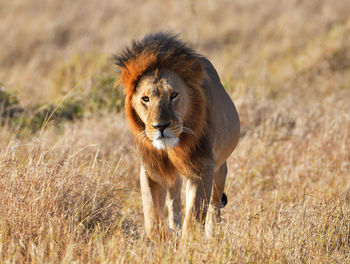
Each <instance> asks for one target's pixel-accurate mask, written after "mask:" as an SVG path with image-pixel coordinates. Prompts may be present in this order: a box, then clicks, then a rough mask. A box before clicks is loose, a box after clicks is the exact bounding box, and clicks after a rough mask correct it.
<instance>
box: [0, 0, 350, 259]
mask: <svg viewBox="0 0 350 264" xmlns="http://www.w3.org/2000/svg"><path fill="white" fill-rule="evenodd" d="M159 30H162V31H172V32H173V33H179V34H180V38H182V39H183V40H185V41H187V42H188V43H190V45H191V46H192V47H194V48H195V49H197V50H198V52H200V53H201V54H203V55H205V56H207V57H208V58H209V60H210V61H211V62H212V63H213V64H214V66H215V68H216V69H217V71H218V73H219V75H220V78H221V81H222V83H223V85H224V87H225V89H226V90H227V92H228V93H229V95H230V96H231V97H232V99H233V101H234V102H235V104H236V106H237V109H238V112H239V115H240V119H241V139H240V142H239V145H238V147H237V149H236V150H235V152H234V154H233V155H232V156H231V157H230V159H229V161H228V167H229V173H228V176H227V184H226V190H225V192H226V193H227V194H228V198H229V203H228V205H227V206H226V208H225V210H224V212H223V218H224V221H223V224H222V226H221V227H220V228H221V229H220V230H221V231H220V230H219V232H218V233H219V238H220V239H219V240H218V241H216V240H214V241H211V242H210V243H207V242H206V241H205V242H203V241H202V240H201V239H202V237H201V236H200V235H198V236H194V238H193V239H194V240H193V244H191V246H184V247H182V248H181V247H180V250H179V251H178V252H176V249H177V245H176V243H175V244H174V243H173V244H172V243H170V244H166V245H165V246H164V247H162V248H160V249H159V248H158V249H157V248H155V247H153V246H150V245H149V244H148V243H147V239H146V238H145V237H144V232H143V224H142V222H143V215H142V206H141V200H140V191H139V183H138V170H139V168H138V166H139V165H138V158H137V156H136V153H135V150H134V147H133V145H132V139H131V137H130V135H129V131H128V128H127V122H126V121H125V118H124V115H123V111H122V107H123V90H122V89H123V88H122V87H121V86H116V87H114V84H115V82H116V81H117V80H118V71H117V68H116V67H115V66H114V65H113V63H112V59H111V58H112V55H113V54H116V53H118V52H120V51H121V50H122V49H123V47H124V46H125V45H128V44H130V43H131V41H132V40H134V39H141V38H142V37H143V36H144V35H145V34H147V33H151V32H155V31H159ZM0 112H1V115H0V120H1V122H0V123H1V128H0V175H1V177H0V262H24V261H27V260H28V259H30V260H31V261H32V262H33V263H44V262H45V263H48V262H52V263H58V262H61V261H62V262H66V263H71V262H72V261H78V262H79V261H80V262H83V263H87V262H95V263H96V262H112V263H118V261H119V262H125V261H126V262H135V263H141V262H150V263H164V262H180V263H181V262H191V261H193V263H203V262H206V263H233V262H241V263H262V262H264V263H271V262H276V261H277V262H278V261H281V262H282V263H312V262H315V263H336V262H337V263H349V262H350V259H349V258H350V256H349V252H350V222H349V219H350V209H349V204H350V195H349V189H350V177H349V175H350V149H349V148H350V147H349V146H350V1H349V0H337V1H330V0H328V1H327V0H304V1H303V0H285V1H280V0H265V1H259V0H217V1H215V0H179V1H162V0H149V1H142V0H134V1H127V0H114V1H112V0H90V1H83V0H74V1H71V0H30V1H29V0H13V1H10V0H5V1H4V0H3V1H1V2H0ZM208 252H210V254H208ZM189 258H191V261H190V260H188V259H189Z"/></svg>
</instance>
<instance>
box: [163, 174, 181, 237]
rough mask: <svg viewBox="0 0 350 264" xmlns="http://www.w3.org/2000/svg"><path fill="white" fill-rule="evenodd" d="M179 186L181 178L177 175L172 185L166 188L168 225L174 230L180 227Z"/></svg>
mask: <svg viewBox="0 0 350 264" xmlns="http://www.w3.org/2000/svg"><path fill="white" fill-rule="evenodd" d="M181 187H182V179H181V178H180V177H178V178H177V180H176V182H175V183H174V185H173V186H171V187H169V188H168V194H167V199H166V203H167V206H168V211H169V227H170V228H171V229H174V230H176V229H180V228H181V221H182V214H181Z"/></svg>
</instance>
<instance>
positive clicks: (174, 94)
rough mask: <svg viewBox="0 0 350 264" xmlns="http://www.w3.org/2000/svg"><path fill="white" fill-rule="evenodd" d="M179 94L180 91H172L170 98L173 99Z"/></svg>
mask: <svg viewBox="0 0 350 264" xmlns="http://www.w3.org/2000/svg"><path fill="white" fill-rule="evenodd" d="M178 95H179V93H172V94H171V95H170V99H171V100H173V99H175V98H176V97H177V96H178Z"/></svg>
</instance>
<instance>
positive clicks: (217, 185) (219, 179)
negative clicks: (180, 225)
mask: <svg viewBox="0 0 350 264" xmlns="http://www.w3.org/2000/svg"><path fill="white" fill-rule="evenodd" d="M226 175H227V164H226V162H224V163H223V164H222V165H221V166H220V168H219V169H218V170H217V171H215V173H214V184H213V190H212V193H211V199H210V204H209V209H208V214H207V218H206V223H205V232H206V235H207V236H208V237H210V236H212V235H213V234H214V230H215V225H216V223H217V222H220V220H221V217H220V209H221V208H222V207H224V206H225V205H226V203H227V196H226V194H224V188H225V181H226Z"/></svg>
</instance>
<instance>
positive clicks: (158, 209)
mask: <svg viewBox="0 0 350 264" xmlns="http://www.w3.org/2000/svg"><path fill="white" fill-rule="evenodd" d="M140 184H141V193H142V204H143V213H144V219H145V229H146V233H147V236H148V237H149V238H150V239H151V240H152V241H155V242H157V241H159V240H164V239H166V236H167V230H166V227H165V225H164V221H163V207H164V203H165V196H166V188H165V187H164V186H162V185H160V184H159V183H156V182H155V181H153V180H152V179H151V178H150V177H149V176H148V174H147V171H146V170H145V168H144V166H141V171H140Z"/></svg>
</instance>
